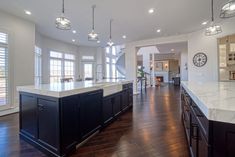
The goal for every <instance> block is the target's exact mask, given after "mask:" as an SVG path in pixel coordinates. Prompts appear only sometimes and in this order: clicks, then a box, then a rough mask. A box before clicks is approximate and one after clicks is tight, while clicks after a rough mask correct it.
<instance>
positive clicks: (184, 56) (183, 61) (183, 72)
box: [180, 51, 188, 81]
mask: <svg viewBox="0 0 235 157" xmlns="http://www.w3.org/2000/svg"><path fill="white" fill-rule="evenodd" d="M180 78H181V80H182V81H188V52H186V51H184V52H181V53H180Z"/></svg>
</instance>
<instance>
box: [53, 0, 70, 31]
mask: <svg viewBox="0 0 235 157" xmlns="http://www.w3.org/2000/svg"><path fill="white" fill-rule="evenodd" d="M55 24H56V28H58V29H61V30H70V29H71V22H70V20H69V19H67V18H66V17H65V15H64V0H62V15H61V16H60V17H58V18H56V21H55Z"/></svg>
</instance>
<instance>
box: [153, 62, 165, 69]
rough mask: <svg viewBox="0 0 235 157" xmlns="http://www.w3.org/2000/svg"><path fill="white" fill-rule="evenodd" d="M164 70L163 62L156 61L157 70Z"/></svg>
mask: <svg viewBox="0 0 235 157" xmlns="http://www.w3.org/2000/svg"><path fill="white" fill-rule="evenodd" d="M162 70H163V64H162V62H156V63H155V71H162Z"/></svg>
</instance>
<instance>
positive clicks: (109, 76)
mask: <svg viewBox="0 0 235 157" xmlns="http://www.w3.org/2000/svg"><path fill="white" fill-rule="evenodd" d="M113 49H115V53H113ZM114 59H115V63H113V60H114ZM116 59H117V49H116V47H115V46H112V47H105V73H106V75H105V76H106V78H107V79H114V78H117V70H116ZM108 60H109V61H108ZM107 64H108V65H109V72H108V71H107ZM113 66H115V71H114V72H113V68H112V67H113ZM113 74H114V76H113Z"/></svg>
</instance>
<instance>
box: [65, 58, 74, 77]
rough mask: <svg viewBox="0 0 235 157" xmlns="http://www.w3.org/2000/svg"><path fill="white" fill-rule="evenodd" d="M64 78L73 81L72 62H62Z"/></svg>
mask: <svg viewBox="0 0 235 157" xmlns="http://www.w3.org/2000/svg"><path fill="white" fill-rule="evenodd" d="M64 77H65V78H73V79H74V62H73V61H64Z"/></svg>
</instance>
